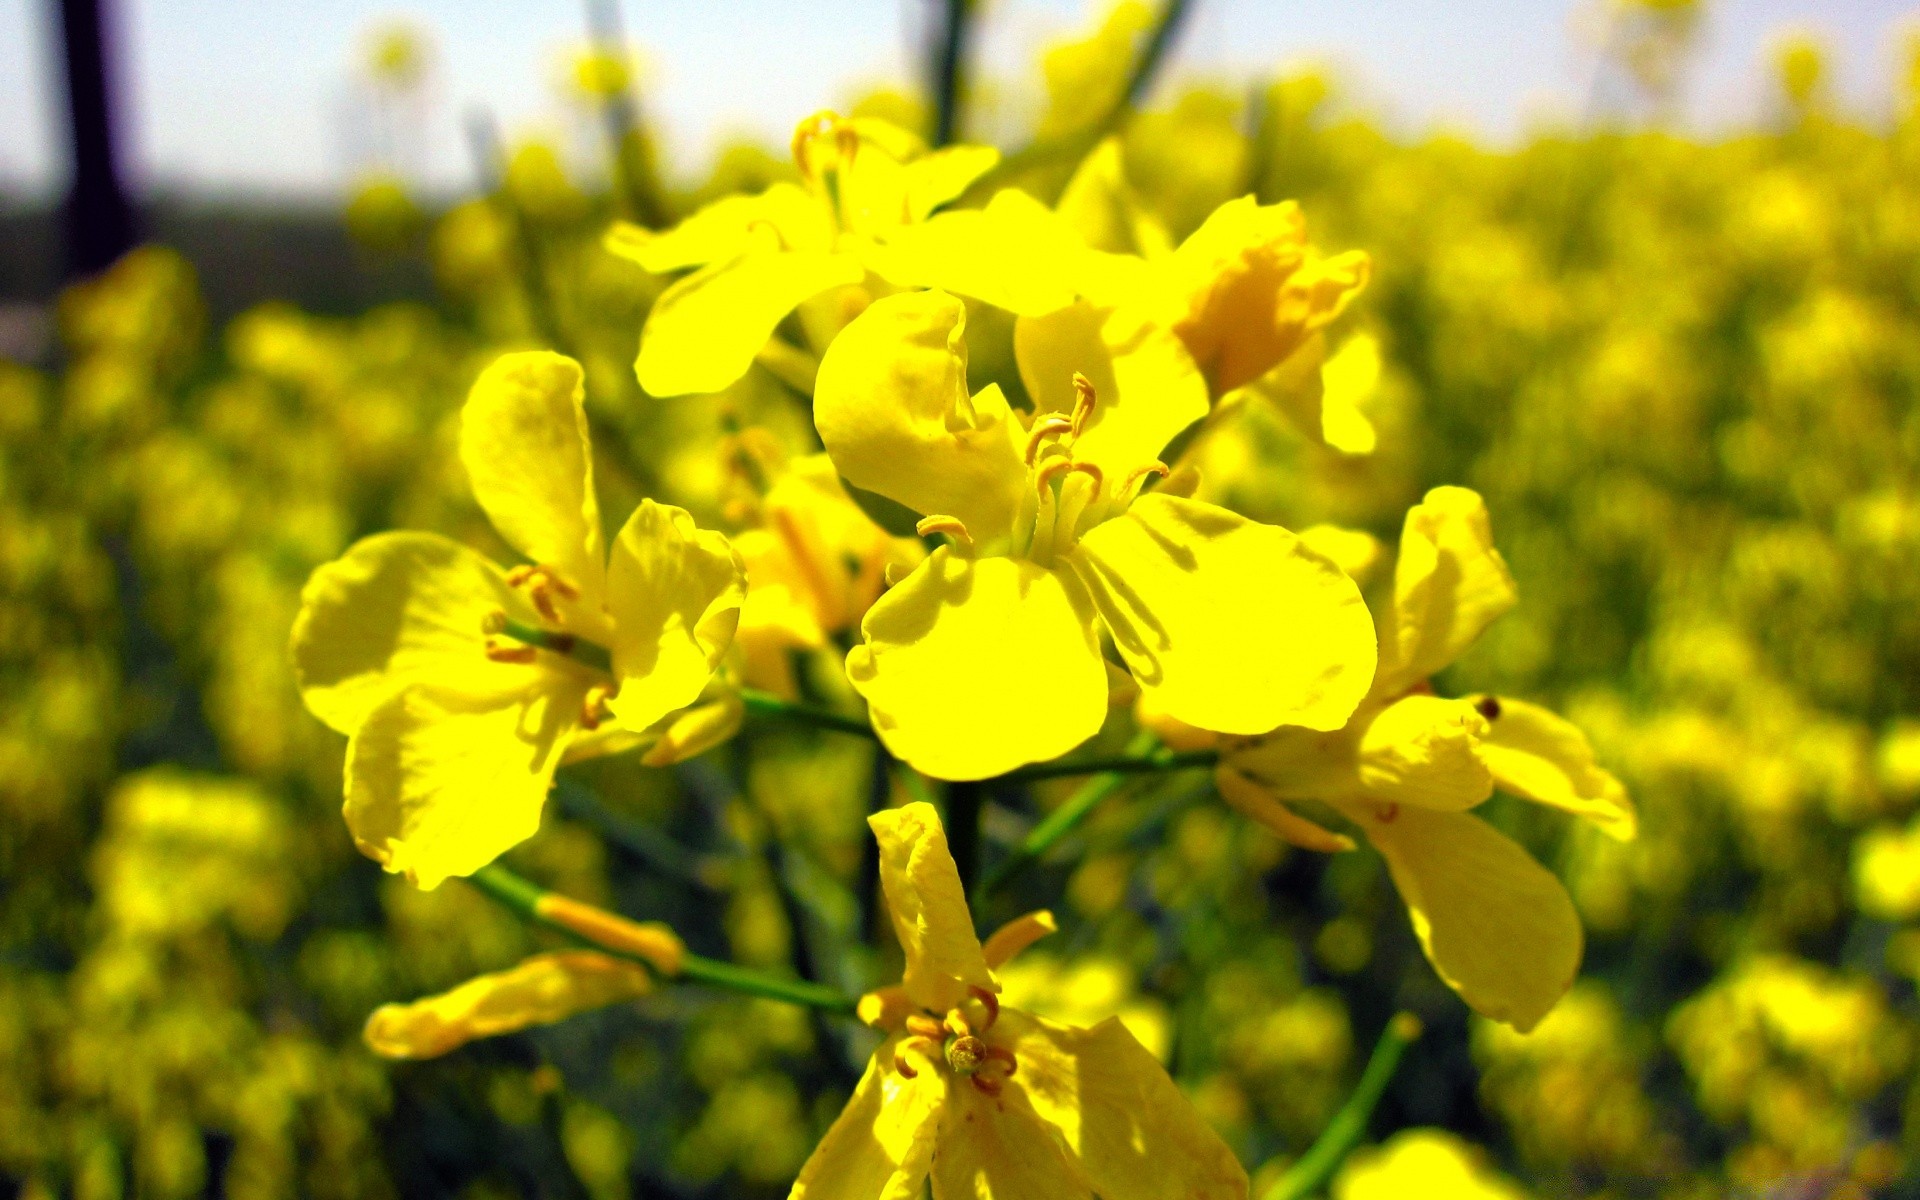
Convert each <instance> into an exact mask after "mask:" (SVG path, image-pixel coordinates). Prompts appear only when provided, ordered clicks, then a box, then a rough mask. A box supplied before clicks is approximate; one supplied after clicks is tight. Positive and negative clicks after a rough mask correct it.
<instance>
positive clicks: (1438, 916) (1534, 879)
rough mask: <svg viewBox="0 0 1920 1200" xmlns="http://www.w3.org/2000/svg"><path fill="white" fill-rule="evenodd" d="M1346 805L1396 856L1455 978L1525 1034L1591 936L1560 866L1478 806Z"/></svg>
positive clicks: (1415, 911)
mask: <svg viewBox="0 0 1920 1200" xmlns="http://www.w3.org/2000/svg"><path fill="white" fill-rule="evenodd" d="M1343 807H1346V808H1348V809H1349V816H1351V817H1352V819H1353V821H1354V822H1355V823H1356V824H1358V825H1359V826H1360V828H1361V829H1362V830H1363V831H1364V832H1365V833H1366V836H1367V840H1368V841H1369V842H1372V843H1373V845H1374V847H1375V848H1377V849H1378V850H1379V851H1380V853H1381V855H1382V856H1383V857H1385V858H1386V860H1387V868H1388V870H1389V871H1391V872H1392V874H1393V882H1394V884H1395V886H1397V887H1398V888H1399V889H1400V898H1401V899H1403V900H1405V901H1406V904H1407V911H1408V912H1409V913H1410V914H1411V915H1412V917H1413V931H1414V933H1415V934H1416V935H1418V936H1419V938H1420V945H1421V946H1422V947H1423V948H1424V949H1425V950H1426V952H1427V958H1428V960H1429V961H1431V962H1432V963H1433V968H1434V970H1435V971H1437V972H1439V975H1440V978H1441V979H1443V980H1445V981H1446V983H1447V986H1448V987H1451V988H1452V989H1453V990H1454V991H1456V992H1458V993H1460V998H1461V999H1463V1000H1465V1001H1466V1002H1467V1003H1468V1004H1469V1005H1471V1006H1472V1007H1473V1009H1474V1011H1476V1012H1478V1013H1480V1014H1481V1015H1483V1016H1486V1017H1491V1018H1492V1019H1493V1020H1496V1021H1505V1022H1506V1023H1507V1024H1509V1025H1512V1026H1513V1027H1514V1028H1515V1029H1518V1030H1519V1031H1520V1032H1522V1033H1525V1032H1526V1031H1527V1030H1529V1029H1532V1028H1533V1027H1534V1026H1535V1025H1537V1024H1539V1022H1540V1019H1541V1018H1542V1017H1544V1016H1546V1015H1547V1013H1548V1011H1550V1010H1551V1009H1552V1008H1553V1006H1554V1005H1555V1004H1556V1003H1557V1002H1558V1001H1559V999H1560V997H1561V996H1563V995H1565V994H1566V992H1567V989H1568V988H1570V987H1572V986H1573V980H1574V976H1575V975H1576V974H1578V972H1579V970H1580V955H1581V949H1582V945H1583V940H1584V939H1583V935H1582V933H1581V929H1580V917H1579V915H1578V914H1577V913H1575V911H1574V908H1573V901H1572V900H1571V899H1570V898H1569V897H1568V896H1567V889H1566V888H1564V887H1562V886H1561V884H1560V881H1559V880H1558V879H1556V878H1554V876H1553V873H1552V872H1550V871H1548V870H1547V869H1546V868H1544V867H1542V866H1541V865H1540V864H1539V863H1536V862H1534V861H1533V859H1532V858H1530V857H1528V855H1527V852H1526V851H1525V850H1522V849H1521V848H1520V847H1519V846H1518V845H1517V844H1515V843H1514V841H1513V840H1512V839H1511V838H1508V837H1507V836H1506V835H1505V834H1503V833H1501V832H1500V831H1498V830H1496V829H1495V828H1494V827H1493V826H1491V825H1489V824H1487V823H1486V822H1485V821H1483V820H1481V819H1480V818H1479V817H1476V816H1474V815H1473V814H1472V813H1448V812H1434V811H1432V810H1430V809H1423V808H1415V807H1412V806H1407V805H1403V806H1394V805H1366V804H1357V805H1350V806H1343Z"/></svg>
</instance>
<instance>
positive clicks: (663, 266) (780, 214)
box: [604, 183, 830, 275]
mask: <svg viewBox="0 0 1920 1200" xmlns="http://www.w3.org/2000/svg"><path fill="white" fill-rule="evenodd" d="M761 224H769V225H772V226H773V227H774V228H775V229H777V230H779V232H780V233H781V235H782V237H783V238H785V239H787V244H788V245H790V246H793V245H795V244H796V240H798V242H799V244H800V245H804V246H805V247H807V248H819V247H820V246H822V245H824V244H825V242H826V240H827V237H828V236H829V234H830V230H828V229H827V228H826V227H825V225H826V214H825V213H824V212H822V211H820V205H819V204H818V202H816V201H815V200H814V199H813V197H811V196H809V195H808V194H807V193H806V191H805V189H803V188H800V187H798V186H796V185H794V184H791V183H776V184H774V185H773V186H772V187H770V188H768V189H767V190H766V191H764V192H762V193H760V194H759V195H757V196H726V197H723V198H722V199H719V200H716V201H714V202H713V203H712V204H709V205H707V206H706V207H704V208H702V209H700V210H699V211H698V212H696V213H694V214H693V215H692V216H690V217H688V218H687V219H686V220H684V221H682V222H680V223H679V224H678V225H675V226H674V227H673V228H672V229H669V230H666V231H665V232H661V233H656V232H654V231H653V230H650V229H643V228H641V227H640V226H638V225H634V224H632V223H630V222H627V221H616V222H615V223H614V225H613V228H612V229H610V230H608V231H607V236H606V239H605V242H604V245H605V246H606V248H607V251H608V252H609V253H611V254H616V255H618V256H619V257H621V258H624V259H628V260H630V261H632V262H635V263H638V264H639V265H640V267H641V268H642V269H643V270H646V271H650V272H652V273H653V274H655V275H664V274H666V273H668V272H670V271H684V270H686V269H687V268H688V267H699V266H705V265H706V264H707V263H711V262H719V261H721V260H722V259H728V258H732V257H733V256H734V255H736V254H739V253H740V252H741V251H743V250H745V249H747V247H748V246H749V245H750V244H751V243H752V239H753V235H754V230H755V227H756V226H759V225H761ZM816 228H817V230H818V232H817V233H814V235H813V236H811V237H809V236H806V235H807V234H808V233H812V232H813V231H814V230H815V229H816ZM796 235H798V238H797V239H796Z"/></svg>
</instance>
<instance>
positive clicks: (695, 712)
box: [640, 692, 747, 767]
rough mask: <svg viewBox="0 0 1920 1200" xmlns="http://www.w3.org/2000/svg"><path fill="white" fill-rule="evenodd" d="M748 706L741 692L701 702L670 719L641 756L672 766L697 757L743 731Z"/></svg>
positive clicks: (643, 759) (653, 764)
mask: <svg viewBox="0 0 1920 1200" xmlns="http://www.w3.org/2000/svg"><path fill="white" fill-rule="evenodd" d="M746 718H747V707H746V705H745V704H743V703H741V701H740V696H739V694H738V693H734V692H728V693H726V694H724V695H722V696H721V697H720V698H719V699H717V700H714V701H713V702H712V703H709V704H698V705H695V706H694V707H692V708H689V709H687V710H686V711H685V712H683V713H679V714H678V715H676V716H674V717H673V718H672V719H671V720H669V721H668V722H667V723H666V728H665V729H663V730H661V731H660V734H659V737H658V739H657V740H656V741H655V742H654V743H653V745H652V746H651V747H649V748H648V750H647V752H646V753H645V754H643V755H641V756H640V761H641V763H642V764H644V765H646V766H649V767H670V766H672V765H673V764H674V763H680V762H685V761H687V760H688V759H690V758H697V757H699V756H700V755H702V754H705V753H706V752H707V751H709V750H711V749H713V748H714V747H715V746H718V745H721V744H722V743H724V742H726V741H728V740H730V739H731V738H732V737H733V735H734V734H736V733H739V732H740V726H741V724H742V722H744V721H745V720H746Z"/></svg>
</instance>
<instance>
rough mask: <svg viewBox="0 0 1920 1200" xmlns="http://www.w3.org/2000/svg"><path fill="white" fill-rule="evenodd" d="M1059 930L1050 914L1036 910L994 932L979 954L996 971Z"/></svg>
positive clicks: (1016, 918) (1042, 910)
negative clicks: (983, 955) (1015, 956)
mask: <svg viewBox="0 0 1920 1200" xmlns="http://www.w3.org/2000/svg"><path fill="white" fill-rule="evenodd" d="M1059 928H1060V926H1059V924H1058V923H1057V922H1055V921H1054V919H1053V914H1052V913H1051V912H1048V911H1047V910H1046V909H1044V908H1042V909H1037V910H1035V911H1033V912H1030V913H1027V914H1025V915H1024V916H1018V917H1015V918H1014V919H1013V920H1011V921H1008V922H1007V923H1006V924H1005V925H1002V926H1001V927H1000V928H998V929H996V930H994V931H993V933H992V934H991V935H990V936H989V937H988V938H987V943H986V945H985V946H984V947H983V948H982V950H981V952H982V953H983V954H985V955H986V959H987V965H988V966H989V967H992V968H993V969H994V970H996V971H998V970H999V969H1000V968H1001V967H1004V966H1006V965H1007V963H1008V962H1010V961H1012V959H1013V957H1014V955H1016V954H1019V953H1020V952H1021V951H1022V950H1025V949H1026V948H1027V947H1028V946H1031V945H1033V944H1034V943H1035V942H1037V941H1039V940H1040V939H1041V938H1043V937H1046V936H1047V935H1048V934H1050V933H1054V932H1056V931H1057V930H1059Z"/></svg>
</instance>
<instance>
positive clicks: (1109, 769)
mask: <svg viewBox="0 0 1920 1200" xmlns="http://www.w3.org/2000/svg"><path fill="white" fill-rule="evenodd" d="M1219 761H1220V752H1219V751H1218V750H1156V751H1153V752H1151V753H1147V754H1117V755H1113V756H1110V757H1107V758H1063V759H1061V760H1059V761H1058V762H1050V763H1035V764H1034V765H1033V766H1030V767H1021V768H1020V769H1019V770H1017V771H1009V772H1007V773H1006V774H1005V775H1002V776H1000V778H1001V779H1002V780H1003V781H1005V782H1007V783H1030V782H1032V781H1033V780H1036V779H1059V778H1062V777H1064V776H1069V775H1100V774H1116V775H1146V774H1152V773H1154V772H1159V771H1185V770H1189V769H1191V768H1194V767H1211V766H1213V765H1214V764H1215V763H1217V762H1219Z"/></svg>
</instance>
